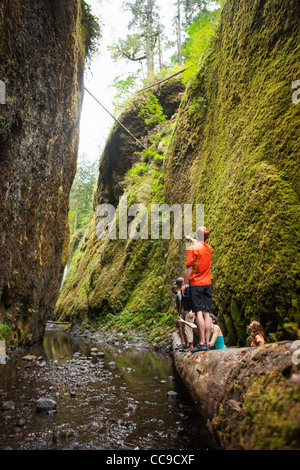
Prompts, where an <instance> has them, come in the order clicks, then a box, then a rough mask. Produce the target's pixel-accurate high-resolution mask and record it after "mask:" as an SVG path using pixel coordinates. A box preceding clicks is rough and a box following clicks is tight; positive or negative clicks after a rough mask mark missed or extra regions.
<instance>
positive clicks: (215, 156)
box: [165, 0, 300, 345]
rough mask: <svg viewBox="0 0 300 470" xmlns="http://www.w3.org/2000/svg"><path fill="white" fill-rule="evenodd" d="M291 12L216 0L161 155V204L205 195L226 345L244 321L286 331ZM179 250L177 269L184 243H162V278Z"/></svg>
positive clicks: (294, 229)
mask: <svg viewBox="0 0 300 470" xmlns="http://www.w3.org/2000/svg"><path fill="white" fill-rule="evenodd" d="M299 16H300V15H299V3H298V2H296V1H292V2H288V1H286V2H281V3H280V4H278V3H276V2H274V1H272V0H270V1H264V2H258V1H254V2H250V3H249V2H247V1H242V2H234V1H227V2H226V4H225V6H224V9H223V11H222V14H221V21H220V25H219V29H218V32H217V36H216V37H215V38H214V43H213V45H212V46H211V52H210V54H209V56H208V57H207V59H206V61H205V62H204V63H203V64H202V66H201V68H200V70H199V73H198V76H197V77H196V79H195V80H194V81H193V82H192V83H190V84H189V86H188V89H187V92H186V95H185V98H184V100H183V101H182V104H181V106H180V110H179V115H178V119H177V123H176V128H175V130H174V134H173V139H172V141H171V143H170V146H169V149H168V152H167V156H166V159H165V162H166V163H165V193H166V201H167V202H168V203H169V204H171V203H174V202H179V203H181V204H182V203H184V202H186V203H187V202H190V203H194V204H196V203H198V204H204V210H205V225H207V226H208V227H209V228H210V230H211V237H210V239H209V240H210V243H211V245H212V246H213V252H214V254H213V263H212V277H213V290H214V299H213V311H214V313H215V314H216V315H217V316H218V319H219V322H220V324H221V326H222V328H223V333H224V336H225V338H226V341H227V344H231V345H233V344H239V345H244V344H245V343H244V341H245V334H246V328H247V325H248V324H249V323H250V322H251V320H253V319H257V320H259V321H260V322H261V323H262V324H263V327H264V328H265V330H266V333H267V338H269V339H270V338H271V335H272V337H273V339H274V338H276V339H284V338H293V337H294V338H295V337H297V322H298V321H299V319H300V317H299V253H300V250H299V229H298V227H299V150H297V149H299V143H300V142H299V135H300V134H299V109H300V108H299V106H296V105H294V104H293V103H292V101H291V84H292V82H293V81H294V80H295V78H296V77H297V73H298V58H297V56H298V50H299V28H298V26H297V24H299ZM196 104H197V106H196ZM174 175H176V184H174ZM178 253H181V265H182V268H181V272H183V269H184V262H185V253H184V250H180V249H175V250H174V249H173V248H172V249H170V250H169V258H168V267H167V268H168V269H167V271H168V272H169V273H170V278H169V282H171V281H172V279H173V278H174V276H175V275H177V274H178V268H177V266H178ZM286 323H290V326H289V328H288V329H287V328H285V327H284V324H286ZM292 325H293V328H292ZM268 335H269V336H268Z"/></svg>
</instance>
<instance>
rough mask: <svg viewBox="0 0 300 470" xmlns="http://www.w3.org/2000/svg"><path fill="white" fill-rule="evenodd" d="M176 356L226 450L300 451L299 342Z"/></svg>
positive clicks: (175, 358) (182, 375)
mask: <svg viewBox="0 0 300 470" xmlns="http://www.w3.org/2000/svg"><path fill="white" fill-rule="evenodd" d="M178 343H180V340H179V336H178V335H177V334H174V335H173V355H174V360H175V365H176V368H177V371H178V373H179V375H180V376H181V378H182V380H183V382H184V383H185V385H186V387H187V389H188V391H189V392H190V394H191V396H192V397H193V399H194V400H195V402H196V404H197V407H198V409H199V413H200V414H201V415H202V416H203V417H204V418H205V419H206V420H207V425H208V427H209V429H210V431H211V432H212V434H213V435H214V436H215V438H216V440H217V441H218V444H221V446H222V447H223V448H226V449H245V450H254V449H257V450H263V449H264V450H275V449H281V450H284V449H294V450H296V449H299V447H300V440H299V436H300V432H299V431H300V401H299V392H300V367H299V364H298V363H299V361H293V360H292V357H293V356H292V352H293V343H292V342H288V341H286V342H280V343H272V344H266V345H265V346H262V347H260V348H232V349H230V348H228V349H222V350H215V351H208V352H203V353H201V352H200V353H194V354H191V353H187V354H184V353H182V352H179V351H178V350H176V349H175V345H176V344H178Z"/></svg>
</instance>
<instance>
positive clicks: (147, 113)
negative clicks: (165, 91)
mask: <svg viewBox="0 0 300 470" xmlns="http://www.w3.org/2000/svg"><path fill="white" fill-rule="evenodd" d="M139 116H142V117H144V119H145V124H146V125H147V126H151V127H154V126H156V125H157V124H165V122H166V120H167V118H166V116H165V115H164V111H163V107H162V106H161V104H160V103H159V101H158V98H157V97H156V96H155V95H153V93H151V92H148V98H147V100H146V102H145V103H142V105H141V110H140V112H139Z"/></svg>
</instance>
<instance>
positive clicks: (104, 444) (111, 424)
mask: <svg viewBox="0 0 300 470" xmlns="http://www.w3.org/2000/svg"><path fill="white" fill-rule="evenodd" d="M28 355H34V356H36V358H37V359H36V360H35V358H33V360H32V358H28V357H27V359H24V356H28ZM41 397H44V398H45V397H50V398H51V399H52V400H54V401H55V403H56V408H55V410H53V411H48V412H40V411H38V410H37V400H39V399H40V398H41ZM212 448H213V445H212V442H211V440H210V436H209V433H208V431H207V430H206V428H205V425H204V423H202V422H201V418H200V417H199V415H198V414H197V413H196V410H195V408H194V404H193V402H192V400H191V398H190V397H189V395H188V392H187V391H186V389H185V387H184V385H183V383H182V382H181V380H180V378H179V377H178V376H177V373H176V371H175V369H174V365H173V360H172V357H171V356H170V355H167V354H164V353H159V352H156V351H152V350H149V349H134V348H126V349H124V348H123V349H121V348H120V347H117V346H111V345H107V344H101V345H99V344H96V343H93V342H90V341H87V340H84V339H80V338H75V337H72V336H70V335H69V334H68V333H67V332H64V331H56V330H54V331H51V330H46V334H45V338H44V341H43V343H42V344H39V345H35V346H33V347H31V348H30V350H26V351H24V350H22V351H21V352H19V353H14V354H13V355H12V356H11V358H10V359H9V360H8V362H7V363H6V364H4V365H0V449H1V450H5V449H7V450H10V449H11V450H76V449H77V450H112V449H115V450H118V449H120V450H121V449H122V450H139V449H140V450H149V449H150V450H155V449H157V450H165V449H168V450H180V449H184V450H193V451H195V450H205V449H212Z"/></svg>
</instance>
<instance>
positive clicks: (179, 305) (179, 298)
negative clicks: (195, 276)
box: [172, 282, 186, 349]
mask: <svg viewBox="0 0 300 470" xmlns="http://www.w3.org/2000/svg"><path fill="white" fill-rule="evenodd" d="M172 292H173V294H175V295H176V307H177V312H178V315H177V327H178V330H179V336H180V339H181V344H179V345H178V346H177V347H176V349H181V348H185V347H186V344H185V338H184V334H183V328H182V323H181V321H180V317H181V312H182V294H181V292H180V289H178V286H177V284H176V282H174V284H173V286H172Z"/></svg>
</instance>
